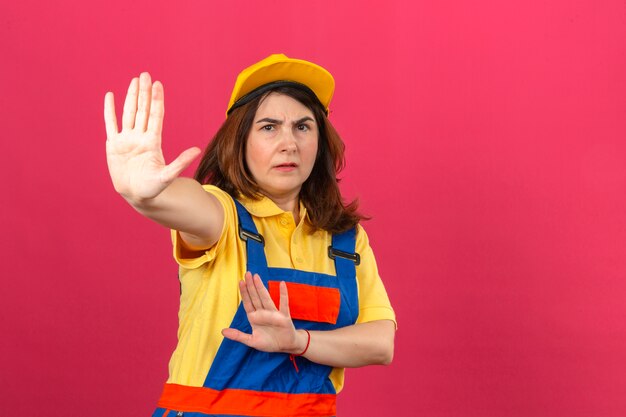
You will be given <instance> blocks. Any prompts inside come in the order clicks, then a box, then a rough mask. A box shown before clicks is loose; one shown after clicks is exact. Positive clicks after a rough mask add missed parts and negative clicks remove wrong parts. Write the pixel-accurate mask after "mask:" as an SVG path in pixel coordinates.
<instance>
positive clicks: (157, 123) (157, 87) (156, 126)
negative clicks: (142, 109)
mask: <svg viewBox="0 0 626 417" xmlns="http://www.w3.org/2000/svg"><path fill="white" fill-rule="evenodd" d="M164 115H165V99H164V92H163V84H161V83H160V82H159V81H155V82H154V84H152V101H151V103H150V117H149V118H148V130H149V131H150V132H153V133H155V134H156V135H158V136H159V137H160V136H161V131H162V130H163V116H164Z"/></svg>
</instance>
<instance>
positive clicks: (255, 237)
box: [239, 223, 265, 246]
mask: <svg viewBox="0 0 626 417" xmlns="http://www.w3.org/2000/svg"><path fill="white" fill-rule="evenodd" d="M239 238H241V240H243V241H244V242H246V241H247V240H248V239H252V240H254V241H256V242H259V243H260V244H261V245H263V246H265V239H263V236H261V235H259V234H257V233H252V232H248V231H247V230H244V229H243V228H242V227H241V223H240V224H239Z"/></svg>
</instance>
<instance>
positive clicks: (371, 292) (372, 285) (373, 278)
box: [356, 225, 397, 327]
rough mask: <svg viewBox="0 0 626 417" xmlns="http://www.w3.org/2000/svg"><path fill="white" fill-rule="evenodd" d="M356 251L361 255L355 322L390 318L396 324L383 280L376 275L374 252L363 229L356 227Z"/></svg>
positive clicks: (357, 271) (358, 268) (357, 270)
mask: <svg viewBox="0 0 626 417" xmlns="http://www.w3.org/2000/svg"><path fill="white" fill-rule="evenodd" d="M356 252H357V253H359V255H360V256H361V263H360V265H358V266H357V267H356V275H357V282H358V285H359V317H358V319H357V323H366V322H369V321H375V320H391V321H393V322H394V323H395V324H396V327H397V322H396V315H395V312H394V311H393V308H392V307H391V303H390V302H389V297H388V296H387V291H386V290H385V286H384V285H383V281H382V280H381V278H380V276H379V275H378V266H377V265H376V259H375V257H374V252H373V251H372V248H371V247H370V244H369V239H368V237H367V233H366V232H365V229H363V227H362V226H361V225H359V226H358V229H357V238H356Z"/></svg>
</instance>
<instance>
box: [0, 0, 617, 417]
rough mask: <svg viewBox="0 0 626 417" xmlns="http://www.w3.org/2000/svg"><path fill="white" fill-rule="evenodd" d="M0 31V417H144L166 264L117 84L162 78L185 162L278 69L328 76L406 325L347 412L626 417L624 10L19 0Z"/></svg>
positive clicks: (161, 328)
mask: <svg viewBox="0 0 626 417" xmlns="http://www.w3.org/2000/svg"><path fill="white" fill-rule="evenodd" d="M0 23H1V24H0V51H1V52H2V53H1V58H0V59H1V64H0V132H1V135H2V138H1V140H0V149H1V151H2V157H3V158H2V161H3V162H2V163H1V164H0V170H1V171H0V175H1V178H2V196H3V197H2V210H1V211H0V213H1V216H0V219H1V222H2V223H1V227H2V230H3V234H2V235H3V242H2V255H1V256H2V264H3V270H4V273H3V278H2V282H3V287H4V290H3V291H1V292H0V306H1V308H2V311H1V315H0V324H1V329H0V330H1V331H2V333H1V334H2V337H1V338H0V410H2V411H3V412H5V413H6V412H11V414H12V415H19V416H35V415H47V416H82V415H89V416H92V417H100V416H111V415H122V416H146V415H149V413H150V412H151V410H152V409H153V407H154V404H155V401H156V399H157V397H158V395H159V393H160V389H161V386H162V383H163V382H164V380H165V378H166V372H167V360H168V358H169V355H170V353H171V351H172V349H173V347H174V344H175V336H176V334H175V333H176V320H177V318H176V312H177V306H178V299H177V297H178V283H177V279H176V266H175V264H174V262H173V261H172V260H171V257H170V243H169V237H168V233H167V231H166V230H164V229H162V228H160V227H159V226H157V225H155V224H152V223H150V222H149V221H147V220H145V219H143V218H141V217H140V216H139V215H138V214H136V213H135V212H133V210H132V209H130V208H129V207H128V206H127V205H126V204H125V202H124V201H123V200H122V199H121V198H120V197H119V196H117V195H116V194H115V192H114V191H113V188H112V186H111V184H110V180H109V178H108V173H107V169H106V164H105V155H104V140H105V133H104V124H103V121H102V102H103V96H104V93H105V92H106V91H107V90H113V91H114V92H115V93H116V99H117V106H118V109H121V105H122V96H123V93H124V91H125V89H126V87H127V84H128V81H129V80H130V78H131V77H132V76H135V75H137V74H138V73H139V72H140V71H142V70H149V71H150V72H151V73H152V75H153V77H154V78H155V79H160V80H162V81H163V83H164V85H165V89H166V107H167V111H166V119H165V133H164V142H165V144H164V147H165V153H166V157H167V158H168V159H169V160H171V159H172V158H173V157H174V156H175V155H177V154H178V152H180V151H181V150H183V149H185V148H187V147H189V146H192V145H198V146H202V147H203V146H204V145H205V144H206V142H207V140H208V139H209V138H210V137H211V135H212V134H213V133H214V132H215V130H216V129H217V127H218V126H219V124H220V123H221V122H222V120H223V112H224V109H225V106H226V104H227V102H228V98H229V95H230V89H231V87H232V84H233V82H234V78H235V76H236V74H237V73H238V71H239V70H240V69H242V68H244V67H245V66H247V65H249V64H250V63H252V62H254V61H256V60H259V59H261V58H263V57H265V56H266V55H269V54H270V53H275V52H283V53H286V54H288V55H290V56H294V57H300V58H306V59H310V60H312V61H314V62H317V63H320V64H322V65H324V66H326V67H327V68H328V69H329V70H330V71H331V72H332V73H333V74H334V76H335V78H336V81H337V91H336V95H335V100H334V103H333V104H332V115H331V120H332V121H333V123H334V124H335V125H336V127H337V128H338V130H339V131H340V133H341V134H342V135H343V137H344V139H345V141H346V143H347V147H348V148H347V149H348V152H347V158H348V167H347V169H346V171H345V173H344V175H343V178H344V182H343V189H344V191H345V194H346V195H347V196H349V197H356V196H358V197H360V199H361V202H362V207H363V209H364V211H365V212H367V213H369V214H371V215H372V216H373V217H374V218H373V220H371V221H370V222H368V223H366V228H367V229H368V231H369V234H370V237H371V240H372V242H373V246H374V249H375V251H376V253H377V256H378V259H379V264H380V270H381V274H382V276H383V278H384V280H385V282H386V285H387V288H388V292H389V294H390V296H391V299H392V301H393V303H394V306H395V308H396V310H397V314H398V318H399V324H400V329H399V331H398V334H397V339H396V341H397V344H396V357H395V361H394V363H393V364H392V365H391V366H390V367H388V368H383V367H371V368H369V369H359V370H350V371H349V372H348V375H347V387H346V389H345V391H344V393H343V394H342V395H341V396H340V402H339V415H340V416H343V417H351V416H391V415H393V416H414V415H418V416H432V417H440V416H441V417H443V416H546V417H548V416H550V417H551V416H558V415H567V416H624V415H626V377H625V375H626V280H625V277H626V256H625V250H626V193H625V189H626V141H625V138H626V99H625V97H626V3H625V2H624V1H622V0H603V1H596V0H576V1H571V0H553V1H534V0H533V1H528V2H508V1H495V0H474V1H454V0H443V1H359V2H356V1H354V2H339V1H337V2H322V1H308V2H294V1H283V0H280V1H279V0H277V1H265V2H253V1H232V2H219V3H218V2H211V1H197V0H196V1H178V2H169V4H168V5H159V4H157V3H155V2H148V1H122V0H109V1H106V2H104V1H98V2H87V1H58V2H43V1H33V0H26V1H20V2H11V3H9V2H8V1H3V2H2V3H1V4H0Z"/></svg>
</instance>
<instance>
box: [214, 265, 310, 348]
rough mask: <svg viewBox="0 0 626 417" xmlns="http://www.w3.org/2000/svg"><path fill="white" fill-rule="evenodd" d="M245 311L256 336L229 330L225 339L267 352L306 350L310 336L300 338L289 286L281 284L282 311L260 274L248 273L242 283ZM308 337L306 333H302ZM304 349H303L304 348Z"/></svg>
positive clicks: (223, 333) (224, 333)
mask: <svg viewBox="0 0 626 417" xmlns="http://www.w3.org/2000/svg"><path fill="white" fill-rule="evenodd" d="M239 290H240V291H241V298H242V300H243V307H244V309H245V311H246V313H247V315H248V321H249V322H250V325H251V326H252V334H248V333H244V332H242V331H240V330H237V329H233V328H227V329H224V330H222V335H224V337H226V338H227V339H231V340H235V341H237V342H241V343H243V344H245V345H247V346H250V347H252V348H254V349H257V350H261V351H264V352H284V353H292V354H293V353H299V352H302V351H303V350H304V347H305V346H304V345H305V344H306V335H303V336H302V337H298V336H299V334H298V332H297V331H296V329H295V327H294V325H293V321H292V320H291V316H290V314H289V295H288V293H287V285H286V284H285V282H284V281H283V282H281V283H280V309H278V308H276V305H275V304H274V301H272V298H271V297H270V294H269V292H268V291H267V289H266V288H265V286H264V285H263V282H262V281H261V278H260V277H259V275H258V274H254V276H252V274H251V273H250V272H246V275H245V278H244V280H242V281H240V282H239ZM302 333H304V332H302ZM300 345H302V346H300Z"/></svg>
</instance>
